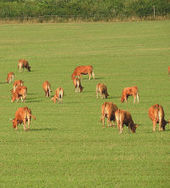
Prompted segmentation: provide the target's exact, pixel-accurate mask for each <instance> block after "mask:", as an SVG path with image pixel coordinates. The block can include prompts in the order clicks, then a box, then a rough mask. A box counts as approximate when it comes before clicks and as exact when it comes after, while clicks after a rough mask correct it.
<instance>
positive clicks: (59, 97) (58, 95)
mask: <svg viewBox="0 0 170 188" xmlns="http://www.w3.org/2000/svg"><path fill="white" fill-rule="evenodd" d="M63 96H64V90H63V88H61V87H59V88H57V89H56V91H55V95H54V97H52V98H51V100H52V101H53V102H54V103H56V100H57V102H58V103H59V102H61V103H62V102H63Z"/></svg>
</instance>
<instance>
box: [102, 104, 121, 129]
mask: <svg viewBox="0 0 170 188" xmlns="http://www.w3.org/2000/svg"><path fill="white" fill-rule="evenodd" d="M117 109H118V107H117V106H116V104H113V103H112V102H105V103H104V104H102V114H101V121H102V124H103V127H105V118H107V127H109V126H112V125H111V121H115V112H116V110H117Z"/></svg>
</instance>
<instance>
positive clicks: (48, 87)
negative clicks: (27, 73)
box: [47, 85, 52, 97]
mask: <svg viewBox="0 0 170 188" xmlns="http://www.w3.org/2000/svg"><path fill="white" fill-rule="evenodd" d="M51 92H52V91H51V88H50V85H47V95H48V97H49V96H50V93H51Z"/></svg>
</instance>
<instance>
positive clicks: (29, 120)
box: [28, 117, 31, 129]
mask: <svg viewBox="0 0 170 188" xmlns="http://www.w3.org/2000/svg"><path fill="white" fill-rule="evenodd" d="M30 122H31V119H30V117H29V118H28V129H30Z"/></svg>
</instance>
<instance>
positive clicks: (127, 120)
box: [115, 109, 138, 134]
mask: <svg viewBox="0 0 170 188" xmlns="http://www.w3.org/2000/svg"><path fill="white" fill-rule="evenodd" d="M115 118H116V123H117V126H118V129H119V133H120V134H121V133H122V131H123V125H124V124H125V125H126V126H128V128H129V129H130V130H131V131H132V133H135V132H136V128H137V127H138V125H137V124H135V123H134V121H133V120H132V116H131V114H130V113H129V112H127V111H125V110H120V109H118V110H117V111H116V112H115Z"/></svg>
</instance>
